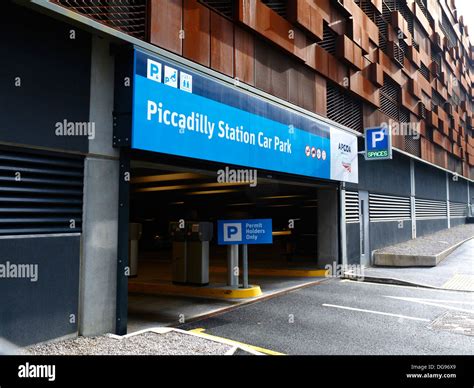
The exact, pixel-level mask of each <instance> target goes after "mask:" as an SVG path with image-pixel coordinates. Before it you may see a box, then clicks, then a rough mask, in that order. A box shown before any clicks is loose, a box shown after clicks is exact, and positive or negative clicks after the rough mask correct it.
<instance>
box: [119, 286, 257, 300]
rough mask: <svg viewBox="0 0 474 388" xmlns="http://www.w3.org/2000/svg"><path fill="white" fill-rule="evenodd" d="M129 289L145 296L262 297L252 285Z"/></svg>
mask: <svg viewBox="0 0 474 388" xmlns="http://www.w3.org/2000/svg"><path fill="white" fill-rule="evenodd" d="M128 289H129V291H131V292H140V293H144V294H171V295H185V296H202V297H214V298H223V299H248V298H255V297H257V296H260V295H262V290H261V289H260V286H258V285H251V286H249V288H236V289H229V288H226V287H192V286H178V285H174V284H166V283H130V284H129V286H128Z"/></svg>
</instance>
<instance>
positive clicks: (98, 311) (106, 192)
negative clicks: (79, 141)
mask: <svg viewBox="0 0 474 388" xmlns="http://www.w3.org/2000/svg"><path fill="white" fill-rule="evenodd" d="M113 93H114V60H113V57H112V56H111V55H110V49H109V42H108V41H107V40H105V39H102V38H99V37H93V40H92V62H91V91H90V122H91V123H93V124H94V126H95V137H94V139H90V140H89V154H88V155H87V156H86V158H85V166H84V205H83V211H84V214H83V225H82V230H83V233H82V255H81V276H80V303H79V333H80V334H82V335H95V334H101V333H106V332H114V331H115V309H116V305H115V302H116V288H117V273H116V271H117V240H118V238H117V230H118V182H119V159H118V152H117V150H115V149H113V148H112V138H113V120H112V112H113V100H114V99H113V96H114V94H113Z"/></svg>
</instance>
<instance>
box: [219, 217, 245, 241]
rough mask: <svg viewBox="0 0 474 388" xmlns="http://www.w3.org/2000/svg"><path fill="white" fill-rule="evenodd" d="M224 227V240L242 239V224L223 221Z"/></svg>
mask: <svg viewBox="0 0 474 388" xmlns="http://www.w3.org/2000/svg"><path fill="white" fill-rule="evenodd" d="M223 227H224V241H241V240H242V224H240V223H236V222H232V223H225V224H224V225H223Z"/></svg>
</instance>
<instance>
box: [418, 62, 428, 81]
mask: <svg viewBox="0 0 474 388" xmlns="http://www.w3.org/2000/svg"><path fill="white" fill-rule="evenodd" d="M418 71H419V72H420V74H421V75H422V76H423V77H424V78H425V79H426V80H427V81H430V69H428V68H427V67H426V66H425V65H424V64H423V63H421V65H420V68H419V69H418Z"/></svg>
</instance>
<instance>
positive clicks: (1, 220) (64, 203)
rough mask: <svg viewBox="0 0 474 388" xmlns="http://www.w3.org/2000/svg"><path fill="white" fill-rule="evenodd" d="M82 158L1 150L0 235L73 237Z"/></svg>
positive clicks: (79, 212)
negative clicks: (71, 235) (71, 234)
mask: <svg viewBox="0 0 474 388" xmlns="http://www.w3.org/2000/svg"><path fill="white" fill-rule="evenodd" d="M83 168H84V163H83V159H82V158H70V157H65V156H59V155H53V154H51V155H50V154H38V153H33V152H31V153H30V152H24V151H23V150H22V151H12V150H11V149H8V150H4V149H0V235H18V234H42V233H76V232H80V231H81V227H82V188H83Z"/></svg>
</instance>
